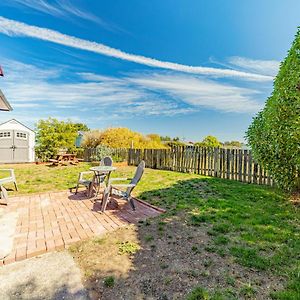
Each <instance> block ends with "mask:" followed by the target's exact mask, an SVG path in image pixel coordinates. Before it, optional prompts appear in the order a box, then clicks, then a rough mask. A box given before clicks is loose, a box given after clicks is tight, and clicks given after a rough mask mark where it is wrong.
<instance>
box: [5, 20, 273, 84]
mask: <svg viewBox="0 0 300 300" xmlns="http://www.w3.org/2000/svg"><path fill="white" fill-rule="evenodd" d="M0 32H2V33H4V34H6V35H10V36H28V37H32V38H37V39H41V40H45V41H48V42H53V43H57V44H60V45H65V46H68V47H73V48H77V49H82V50H86V51H91V52H95V53H99V54H102V55H106V56H110V57H115V58H118V59H123V60H127V61H131V62H134V63H138V64H142V65H146V66H150V67H156V68H162V69H168V70H175V71H180V72H186V73H191V74H200V75H208V76H214V77H233V78H239V79H245V80H253V81H270V80H273V77H272V76H267V75H261V74H255V73H249V72H243V71H237V70H232V69H218V68H209V67H201V66H188V65H183V64H177V63H173V62H167V61H160V60H158V59H153V58H149V57H145V56H141V55H135V54H130V53H126V52H124V51H121V50H118V49H115V48H111V47H109V46H106V45H104V44H101V43H97V42H92V41H88V40H84V39H80V38H76V37H73V36H70V35H66V34H62V33H60V32H58V31H54V30H50V29H46V28H41V27H37V26H31V25H27V24H25V23H21V22H18V21H14V20H10V19H7V18H4V17H0Z"/></svg>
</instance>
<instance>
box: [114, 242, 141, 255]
mask: <svg viewBox="0 0 300 300" xmlns="http://www.w3.org/2000/svg"><path fill="white" fill-rule="evenodd" d="M140 248H141V247H140V246H139V245H138V244H137V243H134V242H129V241H126V242H122V243H119V254H121V255H122V254H130V255H132V254H135V253H136V252H137V251H138V250H140Z"/></svg>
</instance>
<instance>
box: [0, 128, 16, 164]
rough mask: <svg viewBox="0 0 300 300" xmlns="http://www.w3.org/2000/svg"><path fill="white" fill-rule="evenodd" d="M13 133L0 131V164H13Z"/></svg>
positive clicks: (11, 131)
mask: <svg viewBox="0 0 300 300" xmlns="http://www.w3.org/2000/svg"><path fill="white" fill-rule="evenodd" d="M13 144H14V131H13V130H0V162H3V163H4V162H13V160H14V157H13V148H12V146H13Z"/></svg>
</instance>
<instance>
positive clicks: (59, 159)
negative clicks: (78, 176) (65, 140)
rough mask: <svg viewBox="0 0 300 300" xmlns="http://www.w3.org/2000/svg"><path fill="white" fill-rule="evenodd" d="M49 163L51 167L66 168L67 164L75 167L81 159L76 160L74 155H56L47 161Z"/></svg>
mask: <svg viewBox="0 0 300 300" xmlns="http://www.w3.org/2000/svg"><path fill="white" fill-rule="evenodd" d="M49 161H50V162H52V165H53V166H58V165H62V166H66V165H68V164H71V165H77V164H78V163H79V161H82V160H81V159H78V158H77V157H76V155H75V154H69V153H65V154H58V155H56V157H55V158H52V159H49Z"/></svg>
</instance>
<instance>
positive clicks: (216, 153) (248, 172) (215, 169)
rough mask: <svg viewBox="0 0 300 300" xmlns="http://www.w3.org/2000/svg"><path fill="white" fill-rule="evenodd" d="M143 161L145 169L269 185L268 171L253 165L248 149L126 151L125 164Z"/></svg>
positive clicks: (188, 147) (184, 147)
mask: <svg viewBox="0 0 300 300" xmlns="http://www.w3.org/2000/svg"><path fill="white" fill-rule="evenodd" d="M141 160H144V161H145V163H146V167H148V168H153V169H160V170H171V171H178V172H186V173H195V174H201V175H205V176H213V177H219V178H224V179H231V180H237V181H241V182H247V183H256V184H265V185H271V186H272V185H273V184H274V182H273V180H272V177H271V176H270V175H269V174H268V172H267V171H266V170H265V169H264V168H263V167H261V166H260V165H259V164H258V163H256V162H255V161H254V159H253V157H252V155H251V151H250V150H240V149H223V148H201V147H191V146H183V147H180V146H178V147H173V148H172V149H144V150H141V149H129V152H128V165H138V163H139V162H140V161H141Z"/></svg>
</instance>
